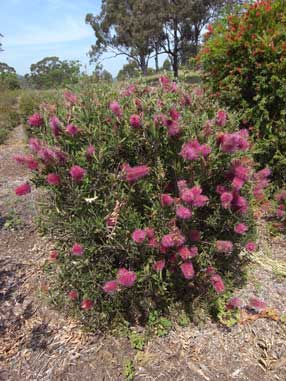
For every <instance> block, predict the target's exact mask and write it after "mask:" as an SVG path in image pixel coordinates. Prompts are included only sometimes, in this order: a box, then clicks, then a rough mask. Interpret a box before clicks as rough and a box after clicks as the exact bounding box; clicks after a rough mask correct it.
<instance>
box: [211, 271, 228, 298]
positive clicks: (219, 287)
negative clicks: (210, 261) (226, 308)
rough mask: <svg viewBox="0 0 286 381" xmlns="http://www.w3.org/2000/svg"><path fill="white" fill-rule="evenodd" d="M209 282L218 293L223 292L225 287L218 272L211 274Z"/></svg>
mask: <svg viewBox="0 0 286 381" xmlns="http://www.w3.org/2000/svg"><path fill="white" fill-rule="evenodd" d="M210 282H211V284H212V286H213V288H214V289H215V291H216V292H217V293H218V294H221V293H222V292H224V289H225V287H224V284H223V280H222V278H221V276H220V275H219V274H213V275H211V277H210Z"/></svg>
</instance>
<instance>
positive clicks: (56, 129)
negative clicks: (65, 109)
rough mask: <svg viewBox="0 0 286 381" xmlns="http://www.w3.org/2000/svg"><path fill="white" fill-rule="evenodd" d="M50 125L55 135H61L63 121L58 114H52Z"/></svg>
mask: <svg viewBox="0 0 286 381" xmlns="http://www.w3.org/2000/svg"><path fill="white" fill-rule="evenodd" d="M50 127H51V130H52V133H53V135H54V136H55V137H57V136H59V135H60V133H61V128H60V127H61V123H60V121H59V119H58V118H57V117H56V116H52V117H51V118H50Z"/></svg>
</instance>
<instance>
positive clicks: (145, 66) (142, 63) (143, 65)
mask: <svg viewBox="0 0 286 381" xmlns="http://www.w3.org/2000/svg"><path fill="white" fill-rule="evenodd" d="M140 69H141V71H142V74H143V75H144V76H146V75H147V74H148V63H147V62H146V58H145V56H144V55H142V56H140Z"/></svg>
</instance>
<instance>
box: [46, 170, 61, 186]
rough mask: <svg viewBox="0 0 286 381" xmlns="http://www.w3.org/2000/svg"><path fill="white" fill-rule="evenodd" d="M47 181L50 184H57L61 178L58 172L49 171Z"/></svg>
mask: <svg viewBox="0 0 286 381" xmlns="http://www.w3.org/2000/svg"><path fill="white" fill-rule="evenodd" d="M47 183H48V184H49V185H56V186H57V185H60V183H61V178H60V176H59V175H57V174H56V173H49V174H48V176H47Z"/></svg>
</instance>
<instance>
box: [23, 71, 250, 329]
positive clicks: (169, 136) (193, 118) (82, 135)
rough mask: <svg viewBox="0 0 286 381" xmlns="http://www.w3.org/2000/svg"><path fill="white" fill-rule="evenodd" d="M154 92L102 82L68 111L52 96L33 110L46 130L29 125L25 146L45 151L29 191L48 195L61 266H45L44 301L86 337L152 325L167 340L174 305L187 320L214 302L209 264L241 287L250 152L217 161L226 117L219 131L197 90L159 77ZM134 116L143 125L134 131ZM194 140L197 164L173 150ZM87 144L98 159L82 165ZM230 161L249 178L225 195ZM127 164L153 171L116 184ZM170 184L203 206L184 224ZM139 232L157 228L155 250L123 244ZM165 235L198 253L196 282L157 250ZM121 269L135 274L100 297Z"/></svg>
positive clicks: (230, 125) (170, 255)
mask: <svg viewBox="0 0 286 381" xmlns="http://www.w3.org/2000/svg"><path fill="white" fill-rule="evenodd" d="M161 83H162V84H161V85H158V86H157V87H152V88H151V87H149V86H142V85H140V84H138V85H136V86H128V88H127V89H122V88H120V87H116V86H110V85H108V84H104V83H103V84H101V85H95V86H89V87H85V88H83V89H81V91H80V92H78V93H77V94H76V97H75V96H73V97H72V99H75V100H74V101H73V103H71V101H70V100H69V99H70V98H71V94H64V97H62V96H60V97H58V98H57V97H56V96H54V97H52V105H48V104H47V102H46V103H45V105H44V106H43V107H41V108H40V109H38V110H36V111H40V112H41V114H42V117H43V121H44V122H43V123H42V122H41V123H40V125H37V126H35V127H30V131H31V133H32V134H33V136H34V137H37V138H39V139H41V141H42V142H40V144H41V145H42V148H41V149H40V150H38V151H37V148H36V151H35V150H34V151H33V152H34V155H35V159H37V160H38V161H39V170H38V171H36V172H35V173H34V176H33V179H32V181H33V183H34V184H35V186H39V187H40V186H41V187H44V188H46V189H47V190H48V191H49V193H48V194H49V197H48V195H47V197H46V199H45V200H44V201H45V203H46V205H45V206H44V208H43V213H42V218H41V224H42V229H43V230H44V231H45V232H46V233H50V234H52V235H53V236H54V237H56V240H55V241H56V242H55V244H56V247H57V250H58V253H59V256H58V259H57V260H56V261H54V262H51V263H50V264H49V265H48V266H47V271H48V273H49V278H50V295H51V298H52V300H53V302H55V303H56V304H57V305H59V306H60V307H62V308H65V309H66V310H68V311H70V312H71V313H73V314H74V315H76V316H78V317H79V318H80V319H81V320H82V321H83V322H84V323H85V324H88V325H89V326H90V327H91V328H92V329H97V328H98V327H100V328H106V327H109V326H114V324H117V323H118V322H119V321H124V320H127V321H128V322H130V324H132V323H135V322H140V323H141V324H145V323H146V322H148V321H149V323H150V324H151V325H153V326H155V330H156V331H157V333H158V334H159V335H164V334H165V333H166V332H167V331H168V330H169V329H170V327H171V325H170V324H169V320H168V319H167V318H165V317H166V316H168V315H169V313H170V309H171V307H172V306H173V305H174V304H176V305H177V306H178V309H179V308H181V309H182V310H185V313H186V315H187V316H189V317H190V318H192V316H191V312H192V303H193V301H194V299H195V298H197V297H198V296H200V297H201V298H202V299H204V300H205V303H206V304H208V300H209V298H211V299H212V298H213V296H214V293H213V291H211V292H210V291H209V290H210V289H212V285H211V281H210V275H209V267H210V266H212V268H213V270H211V271H215V273H216V274H217V275H218V274H220V275H221V276H222V277H223V278H224V277H227V279H228V288H229V289H230V290H231V289H232V288H233V287H235V286H240V285H241V284H242V283H243V276H242V275H243V271H244V265H245V263H246V262H247V257H246V256H244V257H241V256H240V255H239V253H240V251H241V250H242V249H243V248H244V246H245V244H246V242H248V241H249V240H250V239H252V238H253V236H254V234H255V225H254V221H253V216H252V203H253V197H252V186H253V182H252V174H253V172H254V171H255V164H254V163H253V161H252V160H251V155H250V153H249V152H248V151H243V150H241V151H240V150H239V149H237V150H236V151H235V152H230V153H229V152H224V151H223V150H222V149H221V148H220V145H219V143H218V142H219V141H218V140H217V135H218V134H220V133H226V132H227V131H229V132H233V131H235V130H236V127H237V120H236V116H235V115H232V114H230V113H229V114H228V115H227V119H226V121H225V123H224V124H223V126H221V125H220V124H219V123H218V122H217V112H218V110H219V109H220V108H219V105H218V104H217V103H216V102H214V101H211V100H210V99H209V98H208V96H207V95H205V94H204V93H203V92H202V90H201V89H199V88H194V89H193V88H192V87H189V86H186V87H185V86H182V87H179V86H178V85H175V84H174V83H172V82H171V81H169V80H168V79H167V78H162V79H161ZM115 100H117V101H118V102H119V103H118V105H117V106H116V107H119V111H120V112H119V114H118V115H117V116H116V114H115V112H114V111H112V109H111V107H110V103H111V102H113V101H115ZM28 104H29V102H28ZM51 106H53V107H51ZM27 108H28V107H27ZM25 109H26V108H25ZM121 114H122V115H121ZM134 114H135V115H137V116H138V117H139V119H140V126H137V127H134V126H131V122H130V117H131V116H132V115H134ZM223 114H224V115H226V114H225V112H223ZM55 115H57V118H58V119H59V120H58V128H59V133H58V135H57V136H55V135H54V134H53V133H52V130H51V127H50V117H51V116H55ZM172 115H173V116H172ZM71 123H72V124H74V125H76V126H77V128H78V133H77V134H76V135H75V136H71V135H70V134H69V133H68V132H67V130H66V126H67V125H68V124H71ZM206 126H208V127H206ZM176 128H179V130H178V131H177V130H176ZM206 128H208V130H207V129H206ZM173 129H174V130H173ZM174 132H175V134H174ZM241 133H243V132H241ZM237 134H239V133H238V132H237ZM220 136H221V135H220ZM235 136H236V138H238V136H241V135H235ZM196 139H197V140H198V142H199V143H200V145H203V148H205V149H206V148H207V149H208V148H209V149H210V151H211V152H210V151H208V152H210V153H209V155H206V156H205V157H202V156H201V155H199V156H198V157H197V159H196V160H191V159H190V160H187V159H184V158H183V157H182V155H181V154H180V152H181V150H182V147H183V146H184V144H186V143H189V142H194V141H196ZM245 139H246V138H245ZM90 144H91V145H93V147H94V150H95V153H94V154H92V155H91V157H89V156H87V154H86V150H87V147H88V146H89V145H90ZM51 150H52V151H51ZM55 151H56V152H57V153H59V151H60V152H63V153H64V157H65V160H62V161H61V162H58V161H57V160H55V156H54V155H55ZM37 152H38V153H37ZM51 155H52V156H51ZM237 160H239V163H246V164H245V165H247V170H248V171H249V179H248V180H247V181H246V182H245V184H244V185H243V187H242V189H241V190H240V191H235V190H233V188H232V183H231V181H232V180H231V179H230V177H229V176H230V175H229V174H230V171H233V165H234V163H237ZM126 163H128V164H129V165H130V166H131V167H136V166H138V165H147V166H148V168H149V170H150V172H149V174H148V175H146V176H145V177H144V178H142V179H139V180H138V181H134V182H129V181H128V179H126V177H125V176H126V173H125V171H126V170H127V169H126V168H127V167H126V166H124V164H126ZM74 165H77V166H80V167H82V168H83V169H84V170H85V174H86V175H85V176H84V178H83V180H82V182H75V181H73V180H72V178H71V175H70V170H71V167H72V166H74ZM51 173H56V174H57V175H58V176H59V177H60V185H51V184H49V183H48V182H47V175H48V174H51ZM179 180H185V181H186V183H187V186H188V187H189V188H192V187H193V186H195V185H198V186H201V188H202V192H203V193H202V194H204V195H206V196H207V197H208V202H206V204H205V205H203V206H201V207H196V206H194V207H192V217H191V219H190V220H181V219H180V218H179V217H176V206H178V205H179V204H180V203H183V201H182V200H181V191H180V190H179V188H178V186H179V183H178V181H179ZM218 185H224V186H225V187H226V189H229V190H230V191H231V192H233V194H234V196H235V197H237V196H238V194H239V195H240V196H241V197H242V196H243V197H244V198H245V199H244V200H248V201H247V203H248V204H249V208H248V209H247V208H246V209H245V210H244V211H243V213H242V211H241V210H240V209H239V210H238V209H235V207H233V208H230V207H229V208H224V207H223V206H222V205H221V202H220V195H219V193H218V192H217V186H218ZM237 192H238V193H237ZM164 193H169V194H170V195H172V196H173V199H174V204H173V205H172V206H171V207H169V208H168V207H162V205H161V201H160V200H161V195H162V194H164ZM184 205H185V206H187V205H186V204H184ZM242 221H243V222H244V223H245V224H247V225H248V231H247V233H246V234H243V235H239V234H234V230H233V229H234V225H235V224H237V223H238V222H242ZM147 227H151V228H154V231H155V233H154V234H155V242H154V247H152V245H151V244H150V242H149V241H147V240H146V241H145V242H144V243H143V244H142V245H139V244H136V242H135V241H134V239H132V234H133V232H134V231H135V230H136V229H145V228H147ZM190 229H197V230H199V231H200V232H201V240H199V241H197V242H194V241H192V238H191V236H190ZM167 234H175V236H176V237H177V234H178V235H181V234H182V235H183V238H184V239H185V240H186V242H185V245H186V246H188V247H192V246H196V247H197V249H198V255H194V257H193V258H192V264H193V267H194V272H195V276H191V277H190V278H189V279H185V278H184V275H183V273H182V270H181V267H180V266H181V265H182V264H183V260H182V258H181V256H180V255H179V253H178V250H179V248H178V247H177V246H176V247H172V248H170V249H166V252H164V250H163V248H162V245H161V246H160V245H159V242H160V241H161V240H162V237H164V236H165V235H167ZM217 240H225V241H229V240H231V241H232V242H233V252H232V253H231V254H230V253H229V254H225V253H220V252H218V251H217V249H216V241H217ZM74 243H79V244H81V245H82V246H83V248H84V254H83V255H82V256H73V255H71V250H72V246H73V244H74ZM149 244H150V245H149ZM178 245H179V244H178ZM158 260H166V266H165V268H163V269H162V271H155V270H154V264H157V261H158ZM189 262H190V260H189ZM120 268H126V269H129V270H132V271H134V272H135V273H136V276H137V280H136V282H135V284H134V285H133V287H123V286H120V288H119V290H118V291H117V292H114V293H110V294H109V293H107V292H104V290H103V287H104V284H105V282H107V281H110V280H112V279H116V278H117V277H118V274H117V273H118V269H120ZM71 290H77V292H78V299H76V300H74V301H72V300H70V299H69V297H68V293H69V292H70V291H71ZM219 292H222V291H219ZM85 299H90V300H92V301H94V306H93V308H92V309H90V310H88V311H85V310H84V309H83V308H82V307H81V302H82V301H83V300H85ZM150 311H157V312H156V314H155V313H151V314H150ZM148 316H149V318H148ZM162 316H164V318H163V317H162Z"/></svg>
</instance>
